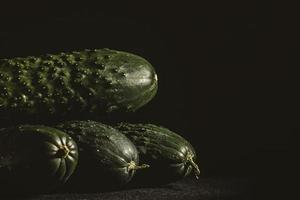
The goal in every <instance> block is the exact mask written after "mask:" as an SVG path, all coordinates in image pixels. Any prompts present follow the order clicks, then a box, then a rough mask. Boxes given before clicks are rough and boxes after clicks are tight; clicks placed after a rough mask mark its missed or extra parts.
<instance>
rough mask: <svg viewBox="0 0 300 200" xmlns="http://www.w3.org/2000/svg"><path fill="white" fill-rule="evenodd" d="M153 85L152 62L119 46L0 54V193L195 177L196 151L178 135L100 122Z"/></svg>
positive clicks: (136, 104)
mask: <svg viewBox="0 0 300 200" xmlns="http://www.w3.org/2000/svg"><path fill="white" fill-rule="evenodd" d="M157 87H158V79H157V74H156V72H155V70H154V68H153V67H152V65H151V64H150V63H149V62H148V61H147V60H145V59H144V58H142V57H140V56H137V55H134V54H131V53H127V52H123V51H116V50H110V49H96V50H84V51H79V52H70V53H60V54H55V55H52V54H48V55H44V56H40V57H32V56H31V57H24V58H19V57H18V58H10V59H1V60H0V122H1V127H2V128H1V129H0V188H1V189H0V195H1V194H5V193H8V194H9V193H11V192H12V193H18V194H23V193H25V194H26V193H44V192H50V191H59V190H62V189H68V190H74V191H80V190H82V189H83V188H85V189H86V188H88V189H90V190H94V191H103V190H109V189H117V188H125V187H127V186H137V187H143V186H149V185H151V186H156V185H157V186H158V185H162V184H167V183H170V182H173V181H176V180H179V179H181V178H184V177H186V176H188V175H190V174H191V173H193V174H194V175H195V177H196V178H198V176H199V174H200V170H199V167H198V166H197V164H196V153H195V150H194V148H193V147H192V145H191V144H190V143H189V142H188V141H187V140H185V139H184V138H183V137H182V136H180V135H178V134H176V133H174V132H172V131H170V130H169V129H167V128H164V127H161V126H157V125H153V124H142V123H140V124H131V123H126V122H120V123H109V122H106V123H105V124H104V123H103V122H100V121H101V120H100V119H102V117H105V116H112V117H113V116H118V115H120V114H122V113H125V112H133V111H135V110H137V109H139V108H141V107H142V106H144V105H145V104H147V103H148V102H149V101H150V100H151V99H152V98H153V97H154V96H155V94H156V92H157ZM8 122H14V123H15V125H13V126H5V124H6V125H7V124H9V123H8Z"/></svg>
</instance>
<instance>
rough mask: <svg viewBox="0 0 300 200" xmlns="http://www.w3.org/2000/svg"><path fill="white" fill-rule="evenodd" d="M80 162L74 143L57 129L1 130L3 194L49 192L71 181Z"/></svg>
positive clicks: (29, 126) (15, 128)
mask: <svg viewBox="0 0 300 200" xmlns="http://www.w3.org/2000/svg"><path fill="white" fill-rule="evenodd" d="M77 160H78V150H77V145H76V143H75V142H74V140H72V138H71V137H70V136H69V135H67V134H65V133H64V132H62V131H59V130H57V129H55V128H50V127H46V126H40V125H21V126H18V127H12V128H5V129H1V130H0V177H1V184H0V185H1V191H3V192H6V189H7V191H13V193H20V192H30V193H31V192H38V193H39V192H48V191H50V190H51V189H54V188H57V187H59V186H61V185H63V184H64V183H65V182H66V181H67V180H68V179H69V177H70V176H71V175H72V174H73V172H74V171H75V168H76V166H77ZM4 188H6V189H4ZM3 189H4V190H3ZM0 193H1V192H0Z"/></svg>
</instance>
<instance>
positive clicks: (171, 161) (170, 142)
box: [114, 123, 200, 185]
mask: <svg viewBox="0 0 300 200" xmlns="http://www.w3.org/2000/svg"><path fill="white" fill-rule="evenodd" d="M114 127H115V128H116V129H118V130H119V131H120V132H121V133H123V134H124V135H126V136H127V137H128V138H129V139H130V140H131V141H132V142H133V143H134V144H135V146H136V147H137V150H138V152H139V157H140V160H141V162H145V163H147V164H149V165H150V166H151V167H150V168H149V170H144V171H141V172H140V173H139V174H137V175H138V176H137V177H136V179H135V180H136V183H137V184H138V185H159V184H167V183H170V182H173V181H176V180H179V179H181V178H184V177H186V176H188V175H189V174H190V173H191V172H193V173H194V175H195V176H196V178H198V176H199V174H200V170H199V167H198V165H197V164H196V163H195V160H196V153H195V150H194V148H193V147H192V145H191V144H190V143H189V142H188V141H187V140H185V139H184V138H183V137H181V136H180V135H178V134H176V133H174V132H173V131H170V130H169V129H167V128H164V127H161V126H156V125H153V124H130V123H119V124H117V125H116V126H114ZM153 177H155V178H153Z"/></svg>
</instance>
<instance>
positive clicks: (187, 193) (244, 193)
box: [1, 178, 254, 200]
mask: <svg viewBox="0 0 300 200" xmlns="http://www.w3.org/2000/svg"><path fill="white" fill-rule="evenodd" d="M252 189H253V180H251V178H200V179H198V180H194V179H184V180H181V181H178V182H175V183H171V184H168V185H165V186H161V187H151V188H150V187H149V188H135V189H126V190H119V191H112V192H102V193H101V192H99V193H97V192H96V193H80V194H77V193H53V194H43V195H39V196H34V197H27V198H21V197H20V198H8V197H1V199H32V200H38V199H43V200H50V199H51V200H52V199H53V200H54V199H55V200H60V199H64V200H65V199H71V200H73V199H74V200H75V199H76V200H94V199H95V200H96V199H99V200H100V199H107V200H119V199H131V200H135V199H141V200H148V199H149V200H150V199H151V200H152V199H157V200H158V199H175V200H176V199H186V200H193V199H197V200H198V199H202V200H208V199H219V200H223V199H239V200H248V199H254V196H253V191H252Z"/></svg>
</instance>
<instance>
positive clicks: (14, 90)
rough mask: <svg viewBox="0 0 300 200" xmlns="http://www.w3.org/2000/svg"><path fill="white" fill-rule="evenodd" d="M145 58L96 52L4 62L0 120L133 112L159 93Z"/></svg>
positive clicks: (0, 69)
mask: <svg viewBox="0 0 300 200" xmlns="http://www.w3.org/2000/svg"><path fill="white" fill-rule="evenodd" d="M157 86H158V84H157V75H156V73H155V70H154V68H153V67H152V65H151V64H150V63H149V62H148V61H146V60H145V59H144V58H142V57H140V56H137V55H134V54H131V53H127V52H122V51H116V50H110V49H96V50H84V51H78V52H76V51H73V52H70V53H60V54H53V55H52V54H51V55H50V54H49V55H44V56H38V57H34V56H29V57H24V58H11V59H1V60H0V118H3V119H16V118H18V119H20V121H23V120H25V119H26V118H27V119H28V118H36V119H48V118H63V117H64V119H66V118H67V117H69V119H78V118H79V117H80V118H82V117H86V118H88V119H92V118H97V117H101V116H103V115H106V114H107V113H111V112H131V111H135V110H137V109H139V108H140V107H142V106H143V105H145V104H146V103H147V102H149V101H150V100H151V99H152V98H153V97H154V95H155V94H156V91H157Z"/></svg>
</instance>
